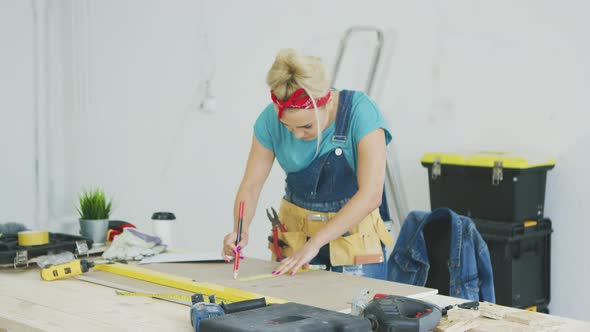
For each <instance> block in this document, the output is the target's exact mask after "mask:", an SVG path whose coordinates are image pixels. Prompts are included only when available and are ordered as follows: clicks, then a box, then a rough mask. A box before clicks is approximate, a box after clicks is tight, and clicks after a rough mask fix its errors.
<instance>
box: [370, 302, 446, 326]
mask: <svg viewBox="0 0 590 332" xmlns="http://www.w3.org/2000/svg"><path fill="white" fill-rule="evenodd" d="M363 316H364V317H365V318H367V319H369V321H370V322H371V328H372V331H376V332H389V331H396V332H425V331H430V330H432V329H434V327H435V326H436V325H437V324H438V322H439V321H440V319H441V310H440V308H439V307H437V306H435V305H431V304H429V303H426V302H423V301H420V300H415V299H412V298H409V297H405V296H397V295H383V294H377V295H375V298H374V299H373V300H372V301H371V302H369V304H367V306H366V307H365V309H364V311H363Z"/></svg>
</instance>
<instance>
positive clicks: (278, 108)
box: [223, 49, 392, 279]
mask: <svg viewBox="0 0 590 332" xmlns="http://www.w3.org/2000/svg"><path fill="white" fill-rule="evenodd" d="M266 81H267V84H268V85H269V87H270V89H271V99H272V101H273V102H272V103H271V104H269V105H268V106H267V107H266V108H265V109H264V110H263V111H262V113H261V114H260V116H259V117H258V119H257V120H256V123H255V125H254V137H253V139H252V146H251V149H250V155H249V157H248V163H247V166H246V171H245V174H244V177H243V179H242V183H241V185H240V188H239V190H238V193H237V196H236V201H235V202H236V204H235V209H234V220H235V222H234V231H233V232H231V233H229V234H227V235H226V236H225V238H224V247H223V252H224V255H225V257H226V260H230V259H232V258H233V257H234V256H235V253H236V250H237V251H239V250H241V249H243V248H244V247H245V246H246V245H247V244H248V228H249V225H250V222H251V220H252V218H253V216H254V211H255V206H256V204H257V202H258V197H259V194H260V191H261V190H262V186H263V185H264V182H265V181H266V179H267V177H268V174H269V172H270V169H271V167H272V164H273V161H274V159H275V158H276V159H277V161H278V163H279V164H280V165H281V167H282V168H283V169H284V171H285V172H286V175H287V178H286V189H285V196H284V198H283V200H282V202H281V207H280V210H279V219H280V221H281V222H282V223H283V224H284V225H285V227H286V230H287V232H279V238H280V239H281V240H282V241H283V242H284V243H285V244H286V246H285V247H283V248H282V250H281V251H282V256H283V257H284V259H283V260H282V261H281V263H280V265H279V267H278V268H277V269H276V270H275V271H273V274H277V275H281V274H284V273H290V274H291V275H293V274H294V273H295V272H296V271H298V270H299V269H300V268H302V267H304V266H306V265H307V264H308V263H309V264H318V265H325V266H326V267H327V268H328V269H330V270H332V271H336V272H343V273H347V274H355V275H362V276H366V277H373V278H378V279H386V274H387V265H386V262H385V254H384V252H385V251H384V247H385V245H392V240H391V237H390V235H389V233H388V232H387V230H386V228H385V226H384V224H383V220H382V218H381V216H380V213H379V207H380V206H381V203H382V199H383V185H384V178H385V158H386V145H387V144H388V143H389V142H390V141H391V135H390V133H389V131H388V130H387V129H386V126H385V121H384V119H383V117H382V115H381V112H380V111H379V109H378V108H377V106H376V105H375V104H374V103H373V102H372V101H371V100H370V99H369V98H368V97H367V96H366V95H365V94H364V93H362V92H353V91H337V90H333V89H331V88H330V77H329V75H328V73H327V70H326V67H325V66H324V65H323V64H322V63H321V62H320V60H319V59H318V58H315V57H309V56H302V55H299V54H298V53H297V52H295V51H294V50H291V49H284V50H281V51H280V52H279V53H278V55H277V57H276V59H275V62H274V63H273V65H272V67H271V68H270V71H269V72H268V75H267V79H266ZM240 201H244V202H245V206H246V210H245V212H244V218H243V228H242V235H241V241H240V243H239V244H238V245H237V246H236V245H235V241H236V236H237V234H236V230H237V219H238V218H237V211H238V204H239V202H240ZM276 257H277V256H276V253H274V252H273V259H276Z"/></svg>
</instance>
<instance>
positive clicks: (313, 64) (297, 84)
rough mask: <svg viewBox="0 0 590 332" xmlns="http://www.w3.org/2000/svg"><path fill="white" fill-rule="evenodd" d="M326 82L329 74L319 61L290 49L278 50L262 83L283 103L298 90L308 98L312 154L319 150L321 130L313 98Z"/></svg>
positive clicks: (320, 93) (323, 91) (326, 86)
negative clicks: (312, 125) (313, 134)
mask: <svg viewBox="0 0 590 332" xmlns="http://www.w3.org/2000/svg"><path fill="white" fill-rule="evenodd" d="M330 82H331V79H330V74H329V73H328V70H327V68H326V66H324V64H323V63H322V62H321V61H320V59H319V58H317V57H312V56H305V55H300V54H299V53H297V51H295V50H293V49H290V48H285V49H282V50H280V51H279V53H278V54H277V56H276V58H275V61H274V63H273V64H272V66H271V67H270V70H269V71H268V74H267V75H266V83H267V84H268V86H269V87H270V89H271V90H272V91H273V92H274V94H275V96H277V98H278V99H279V100H287V99H288V98H289V96H291V95H292V94H293V92H295V91H296V90H298V89H299V88H303V90H305V93H306V94H307V95H308V96H309V97H310V98H311V101H312V103H313V108H314V110H315V116H316V122H317V128H318V137H317V148H316V155H317V154H318V153H319V150H320V142H321V140H322V128H320V116H319V113H318V107H317V105H316V102H315V99H316V98H318V97H322V96H324V95H325V94H326V93H327V92H328V90H329V89H330Z"/></svg>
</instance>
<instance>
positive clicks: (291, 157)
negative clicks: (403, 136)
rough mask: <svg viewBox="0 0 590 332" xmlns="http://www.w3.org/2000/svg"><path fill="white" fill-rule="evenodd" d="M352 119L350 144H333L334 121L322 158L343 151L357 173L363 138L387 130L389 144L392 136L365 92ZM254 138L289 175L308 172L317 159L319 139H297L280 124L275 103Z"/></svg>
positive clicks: (325, 137)
mask: <svg viewBox="0 0 590 332" xmlns="http://www.w3.org/2000/svg"><path fill="white" fill-rule="evenodd" d="M336 116H338V114H337V115H336ZM350 116H351V118H350V126H349V128H348V133H347V136H348V139H347V141H346V144H345V145H344V146H343V145H336V144H334V143H333V142H332V135H334V130H335V128H336V120H334V121H332V123H331V124H330V126H329V127H328V128H326V130H324V131H323V132H322V141H321V143H320V151H319V153H318V156H321V155H323V154H325V153H327V152H329V151H332V150H333V149H335V148H336V147H341V148H342V150H343V152H344V155H345V156H346V159H347V160H348V163H349V164H350V166H351V167H352V169H353V170H354V172H355V173H356V168H357V167H356V161H357V144H358V143H359V142H360V140H361V138H363V137H364V136H365V135H367V134H368V133H370V132H372V131H373V130H375V129H378V128H383V130H384V131H385V140H386V141H385V142H386V144H389V142H391V133H390V132H389V130H388V129H387V127H386V125H385V119H383V115H382V114H381V111H380V110H379V108H378V107H377V105H375V103H374V102H373V101H372V100H371V99H370V98H369V97H368V96H367V95H366V94H365V93H363V92H359V91H355V93H354V95H353V97H352V110H351V115H350ZM254 135H255V136H256V139H258V142H260V144H262V145H263V146H264V147H266V148H267V149H269V150H271V151H273V152H274V154H275V157H276V159H277V161H278V162H279V164H280V165H281V167H282V168H283V170H284V171H285V172H286V173H292V172H297V171H300V170H302V169H304V168H306V167H307V166H308V165H309V164H311V162H312V161H313V159H314V156H315V155H316V154H315V152H316V147H317V138H315V139H313V140H309V141H306V140H301V139H297V138H295V137H294V136H293V133H291V132H290V131H289V130H288V129H287V127H285V126H284V125H283V124H282V123H281V122H280V121H279V119H278V117H277V113H276V112H275V108H274V105H273V104H272V103H270V104H269V105H268V106H267V107H266V108H265V109H264V110H263V111H262V113H261V114H260V115H259V116H258V119H257V120H256V123H255V124H254Z"/></svg>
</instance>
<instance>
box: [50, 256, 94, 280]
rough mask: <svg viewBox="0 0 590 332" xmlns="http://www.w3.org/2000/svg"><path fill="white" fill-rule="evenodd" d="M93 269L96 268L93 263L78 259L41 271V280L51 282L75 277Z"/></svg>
mask: <svg viewBox="0 0 590 332" xmlns="http://www.w3.org/2000/svg"><path fill="white" fill-rule="evenodd" d="M92 267H94V263H93V262H89V261H87V260H85V259H82V260H80V259H76V260H73V261H71V262H69V263H64V264H58V265H50V266H48V267H46V268H43V269H41V278H42V279H43V280H47V281H51V280H57V279H62V278H67V277H73V276H77V275H80V274H82V273H85V272H88V270H90V268H92Z"/></svg>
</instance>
